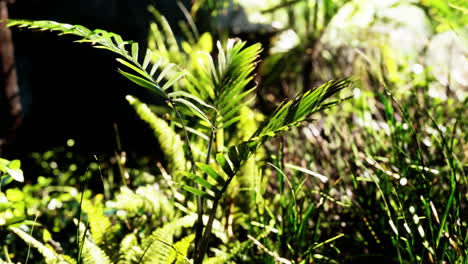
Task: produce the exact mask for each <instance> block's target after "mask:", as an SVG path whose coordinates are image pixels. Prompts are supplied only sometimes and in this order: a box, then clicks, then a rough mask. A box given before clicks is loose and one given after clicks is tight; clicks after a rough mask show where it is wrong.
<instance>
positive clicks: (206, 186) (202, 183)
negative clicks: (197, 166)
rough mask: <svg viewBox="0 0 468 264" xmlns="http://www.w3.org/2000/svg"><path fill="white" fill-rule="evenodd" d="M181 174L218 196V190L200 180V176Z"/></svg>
mask: <svg viewBox="0 0 468 264" xmlns="http://www.w3.org/2000/svg"><path fill="white" fill-rule="evenodd" d="M182 174H184V175H185V176H186V177H188V178H190V179H191V180H193V181H195V182H196V183H198V184H200V185H201V186H203V187H205V188H207V189H208V190H210V191H212V192H214V193H216V194H219V190H218V189H217V188H216V186H214V185H213V184H211V183H209V182H208V181H207V180H205V179H203V178H201V177H200V176H198V175H195V174H193V173H190V172H186V171H184V172H182Z"/></svg>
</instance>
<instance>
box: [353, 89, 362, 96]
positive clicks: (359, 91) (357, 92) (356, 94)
mask: <svg viewBox="0 0 468 264" xmlns="http://www.w3.org/2000/svg"><path fill="white" fill-rule="evenodd" d="M360 96H361V89H359V88H357V87H356V88H354V89H353V97H354V98H355V99H356V98H359V97H360Z"/></svg>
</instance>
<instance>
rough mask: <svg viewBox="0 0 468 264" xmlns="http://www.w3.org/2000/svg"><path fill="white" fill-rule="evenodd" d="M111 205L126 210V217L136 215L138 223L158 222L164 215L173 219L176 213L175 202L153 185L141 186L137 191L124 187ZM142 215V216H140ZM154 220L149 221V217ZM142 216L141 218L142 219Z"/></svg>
mask: <svg viewBox="0 0 468 264" xmlns="http://www.w3.org/2000/svg"><path fill="white" fill-rule="evenodd" d="M109 206H110V207H112V208H115V209H119V210H123V211H124V212H125V214H124V216H122V217H124V218H125V219H130V218H134V217H136V218H135V219H134V220H135V221H137V223H135V224H136V225H141V224H151V225H154V224H157V223H159V221H158V219H160V218H161V217H162V216H164V217H167V218H169V219H171V218H172V217H174V215H175V209H174V206H173V203H171V202H170V201H169V200H168V198H167V197H166V195H164V193H161V191H160V190H158V189H157V188H155V186H153V185H147V186H141V187H139V188H138V189H137V190H136V191H135V192H134V191H132V190H130V189H129V188H127V187H122V188H121V189H120V193H119V194H117V196H116V199H115V201H114V202H112V203H109ZM140 216H141V217H140ZM148 216H149V217H151V219H152V220H153V221H149V222H148V221H147V220H148V219H147V217H148ZM140 218H141V219H140Z"/></svg>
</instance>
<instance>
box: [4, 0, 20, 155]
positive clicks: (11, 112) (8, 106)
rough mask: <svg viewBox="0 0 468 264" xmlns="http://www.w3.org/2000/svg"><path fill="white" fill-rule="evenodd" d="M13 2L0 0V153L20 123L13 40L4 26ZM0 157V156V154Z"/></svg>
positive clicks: (11, 0)
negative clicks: (9, 7) (9, 5)
mask: <svg viewBox="0 0 468 264" xmlns="http://www.w3.org/2000/svg"><path fill="white" fill-rule="evenodd" d="M12 3H13V0H0V62H1V63H0V92H1V96H0V99H1V101H0V111H1V112H0V128H1V131H0V153H1V150H2V146H3V145H4V144H6V143H7V142H8V140H10V139H11V138H12V137H13V136H14V135H15V130H16V129H17V128H18V127H19V126H20V124H21V122H22V114H21V100H20V94H19V87H18V79H17V75H16V67H15V57H14V47H13V39H12V36H11V31H10V29H9V28H7V27H6V26H5V25H6V23H7V20H8V6H7V4H12ZM0 155H1V154H0Z"/></svg>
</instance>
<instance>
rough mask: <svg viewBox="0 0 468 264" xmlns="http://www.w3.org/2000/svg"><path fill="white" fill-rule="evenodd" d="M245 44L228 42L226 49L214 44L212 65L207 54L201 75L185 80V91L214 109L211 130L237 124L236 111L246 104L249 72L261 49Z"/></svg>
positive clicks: (249, 80)
mask: <svg viewBox="0 0 468 264" xmlns="http://www.w3.org/2000/svg"><path fill="white" fill-rule="evenodd" d="M245 45H246V42H242V41H237V40H234V39H230V40H229V41H228V43H227V45H226V47H222V45H221V43H219V42H218V43H217V47H218V56H217V59H216V61H215V59H213V57H212V56H211V55H210V54H207V53H206V54H205V55H206V60H205V61H200V63H201V68H202V71H199V72H197V73H198V75H196V76H188V77H187V80H188V82H187V90H189V91H190V92H191V93H192V94H195V95H197V97H199V98H203V99H204V100H205V101H207V102H209V104H210V105H213V106H214V107H215V108H216V112H215V115H216V119H215V124H214V127H215V128H216V129H222V128H225V127H228V126H230V125H232V124H234V123H235V122H237V121H238V120H239V111H240V109H241V108H242V106H244V105H245V104H246V103H247V102H246V100H245V98H246V97H247V96H248V95H249V94H250V93H251V92H252V91H253V89H250V90H247V91H245V90H244V89H245V87H246V86H247V85H248V84H249V83H250V82H251V81H252V78H253V76H252V75H251V73H252V71H253V70H254V68H255V63H256V60H257V58H258V54H259V53H260V51H261V45H260V44H255V45H251V46H248V47H245Z"/></svg>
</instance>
